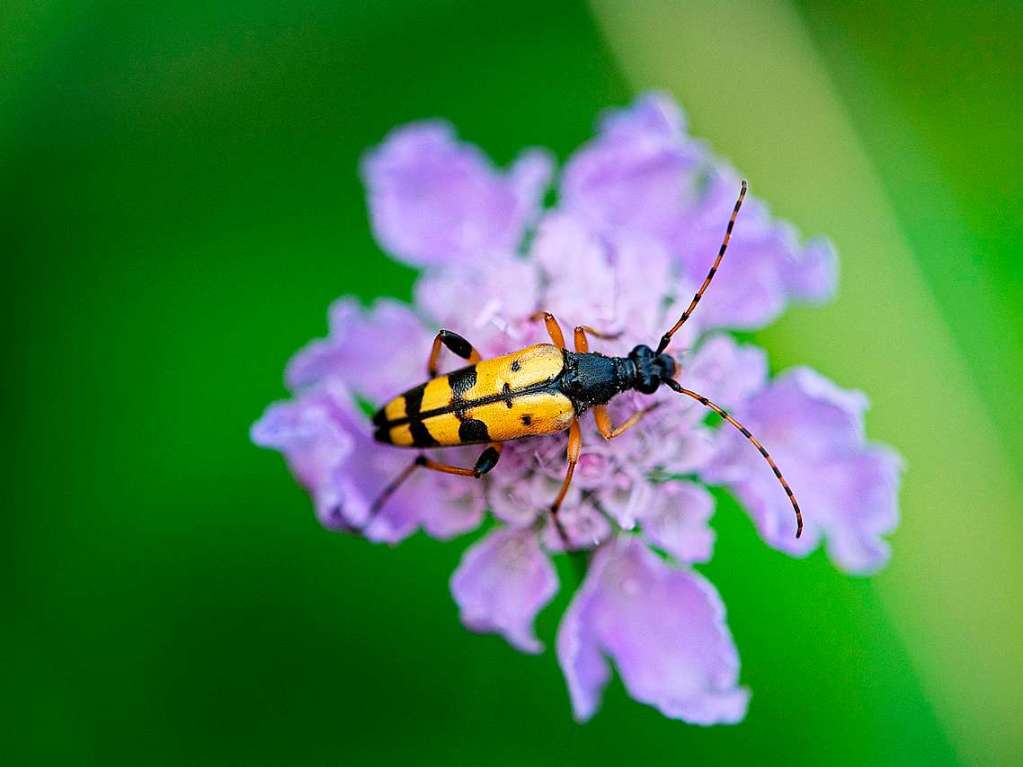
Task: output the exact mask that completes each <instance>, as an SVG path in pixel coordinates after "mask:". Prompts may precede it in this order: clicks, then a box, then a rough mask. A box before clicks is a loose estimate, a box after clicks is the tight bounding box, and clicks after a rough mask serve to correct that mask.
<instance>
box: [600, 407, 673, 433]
mask: <svg viewBox="0 0 1023 767" xmlns="http://www.w3.org/2000/svg"><path fill="white" fill-rule="evenodd" d="M660 405H661V403H660V402H655V403H654V404H652V405H650V406H649V407H645V408H643V409H642V410H637V411H636V412H635V413H633V414H632V415H630V416H629V417H628V418H626V419H625V422H624V423H623V424H622V425H621V426H613V425H612V424H611V413H610V412H608V409H607V405H594V406H593V420H594V421H596V422H597V429H599V430H600V436H602V437H603V438H604V439H614V438H615V437H617V436H619V435H620V434H622V433H623V432H626V431H628V430H629V429H631V428H632V427H633V426H635V425H636V424H637V423H639V422H640V421H642V420H643V416H645V415H646V414H647V413H649V412H650V411H651V410H656V409H657V408H658V407H660Z"/></svg>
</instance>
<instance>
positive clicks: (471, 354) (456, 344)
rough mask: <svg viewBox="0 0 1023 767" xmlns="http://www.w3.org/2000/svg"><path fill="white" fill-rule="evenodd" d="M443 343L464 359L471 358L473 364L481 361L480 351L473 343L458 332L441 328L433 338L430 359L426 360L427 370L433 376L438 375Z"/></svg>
mask: <svg viewBox="0 0 1023 767" xmlns="http://www.w3.org/2000/svg"><path fill="white" fill-rule="evenodd" d="M441 344H443V345H444V346H446V347H448V349H450V350H451V351H452V352H454V353H455V354H457V355H458V356H459V357H461V358H462V359H463V360H469V362H472V363H473V364H475V363H477V362H479V361H480V353H479V352H478V351H476V349H475V348H474V347H473V345H472V344H471V343H469V342H468V341H466V340H465V339H464V338H462V337H461V336H460V335H458V333H452V332H451V331H450V330H441V331H440V332H439V333H437V337H436V338H434V339H433V348H431V349H430V359H429V360H427V362H426V372H427V374H428V375H429V376H430V378H433V377H435V376H436V375H437V363H438V362H439V361H440V351H441Z"/></svg>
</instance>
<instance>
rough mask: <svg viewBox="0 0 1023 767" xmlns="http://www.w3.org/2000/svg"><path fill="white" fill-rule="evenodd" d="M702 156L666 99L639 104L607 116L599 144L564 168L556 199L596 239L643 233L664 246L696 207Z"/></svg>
mask: <svg viewBox="0 0 1023 767" xmlns="http://www.w3.org/2000/svg"><path fill="white" fill-rule="evenodd" d="M706 162H707V161H706V157H705V151H704V149H703V148H702V147H701V146H699V145H698V144H696V142H693V141H691V140H689V138H688V137H687V136H686V134H685V126H684V120H683V118H682V115H681V112H680V110H679V109H678V107H677V106H676V105H675V104H674V102H672V100H671V99H670V97H668V96H665V95H661V94H647V95H644V96H641V97H640V98H639V99H637V100H636V102H635V103H634V104H633V105H632V106H631V107H628V108H626V109H621V110H611V111H610V112H609V113H608V114H607V115H606V116H605V117H604V118H603V120H602V121H601V125H600V131H599V133H598V136H597V138H595V139H593V140H592V141H591V142H590V143H588V144H587V145H585V146H584V147H583V148H582V149H580V150H579V151H578V152H576V153H575V154H574V155H573V156H572V158H571V159H570V160H569V162H568V164H567V165H566V166H565V171H564V174H563V176H562V180H561V199H562V205H563V206H564V207H565V209H567V210H570V211H573V212H576V213H578V214H579V215H581V216H582V217H583V218H584V219H585V220H587V221H588V222H589V223H590V224H591V225H593V226H595V227H597V228H598V230H600V231H618V232H621V231H641V232H645V233H648V234H651V235H653V236H657V237H660V238H662V239H664V240H665V241H669V240H670V239H671V238H672V236H673V235H674V233H675V232H676V231H677V230H678V227H679V226H680V224H681V223H682V222H681V221H680V214H683V215H684V213H685V209H686V208H687V207H692V206H693V205H695V204H696V203H697V201H698V200H699V196H700V192H699V186H700V179H699V172H700V169H701V168H702V167H704V166H705V165H706Z"/></svg>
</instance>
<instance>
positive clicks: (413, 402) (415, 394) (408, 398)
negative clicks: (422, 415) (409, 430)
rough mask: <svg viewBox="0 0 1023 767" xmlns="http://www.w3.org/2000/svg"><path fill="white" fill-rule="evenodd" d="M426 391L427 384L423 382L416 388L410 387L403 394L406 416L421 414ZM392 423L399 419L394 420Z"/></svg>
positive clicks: (413, 416) (411, 416)
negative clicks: (420, 410)
mask: <svg viewBox="0 0 1023 767" xmlns="http://www.w3.org/2000/svg"><path fill="white" fill-rule="evenodd" d="M424 391H426V384H424V383H422V384H419V386H417V387H415V388H414V389H409V390H408V391H407V392H405V394H404V395H403V396H404V397H405V417H406V418H415V417H416V416H418V415H419V409H420V408H421V407H422V406H423V392H424ZM391 423H392V425H393V424H394V423H397V421H392V422H391Z"/></svg>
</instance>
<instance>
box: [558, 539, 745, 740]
mask: <svg viewBox="0 0 1023 767" xmlns="http://www.w3.org/2000/svg"><path fill="white" fill-rule="evenodd" d="M605 656H609V657H610V658H611V659H613V660H614V662H615V666H616V668H617V669H618V671H619V673H620V674H621V676H622V681H623V682H624V683H625V688H626V689H627V690H628V691H629V695H631V696H632V697H633V698H635V699H636V700H638V701H641V702H643V703H648V704H650V705H651V706H655V707H656V708H657V709H659V710H660V711H661V713H662V714H664V715H665V716H670V717H672V718H673V719H683V720H685V721H687V722H691V723H693V724H704V725H708V724H734V723H736V722H739V721H741V720H742V718H743V717H744V716H745V715H746V705H747V703H748V701H749V692H748V691H747V690H745V689H743V688H741V687H739V686H738V680H739V655H738V653H737V652H736V649H735V645H734V644H733V643H732V636H731V634H730V632H729V631H728V626H727V625H725V607H724V605H723V604H722V603H721V599H720V597H718V594H717V592H716V591H715V590H714V587H713V586H711V585H710V583H708V582H707V581H706V580H705V579H704V578H702V577H701V576H700V575H698V574H697V573H694V572H692V571H690V570H676V569H673V568H671V567H669V566H668V565H666V564H665V563H664V562H662V561H661V560H660V559H658V558H657V556H655V555H654V554H653V553H652V552H650V550H649V549H647V548H646V547H645V546H644V545H643V544H642V543H641V542H640V541H639V540H637V539H636V538H634V537H629V536H622V537H619V538H617V539H615V540H614V541H613V542H611V543H609V544H608V545H606V546H603V547H601V548H600V549H599V550H598V551H597V553H596V554H595V555H594V557H593V561H592V562H591V563H590V568H589V571H588V572H587V573H586V580H585V581H584V582H583V585H582V588H580V589H579V592H578V593H577V594H576V595H575V598H574V599H573V600H572V604H571V605H570V606H569V608H568V612H566V613H565V617H564V619H563V620H562V622H561V628H560V629H559V630H558V661H559V662H560V663H561V668H562V670H563V671H564V673H565V678H566V679H567V680H568V689H569V693H570V696H571V698H572V708H573V709H575V715H576V718H577V719H580V720H586V719H589V718H590V717H591V716H593V713H594V711H596V709H597V705H598V704H599V702H600V694H601V691H602V690H603V689H604V686H605V685H606V684H607V681H608V678H609V677H610V669H609V667H608V662H607V660H606V658H605Z"/></svg>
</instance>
